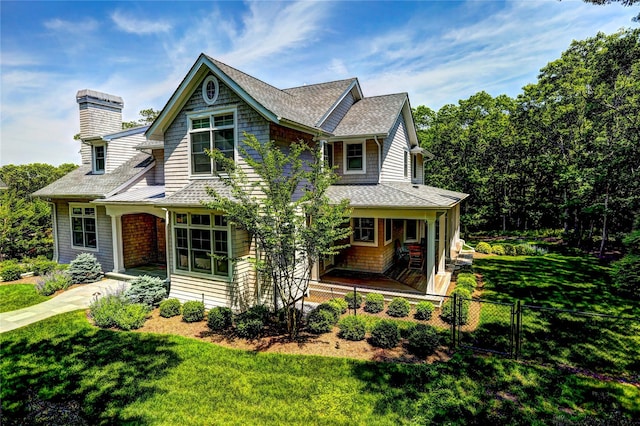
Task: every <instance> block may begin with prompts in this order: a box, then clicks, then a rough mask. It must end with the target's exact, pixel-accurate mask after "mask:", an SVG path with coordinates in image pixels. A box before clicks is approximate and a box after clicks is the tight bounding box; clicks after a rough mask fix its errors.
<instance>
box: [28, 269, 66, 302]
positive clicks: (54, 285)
mask: <svg viewBox="0 0 640 426" xmlns="http://www.w3.org/2000/svg"><path fill="white" fill-rule="evenodd" d="M70 285H71V278H69V275H67V274H66V273H64V272H60V271H53V272H48V273H47V274H46V275H45V276H43V277H40V278H39V279H38V281H37V282H36V291H37V292H38V293H40V294H42V295H43V296H50V295H52V294H53V293H55V292H56V291H58V290H66V289H68V288H69V286H70Z"/></svg>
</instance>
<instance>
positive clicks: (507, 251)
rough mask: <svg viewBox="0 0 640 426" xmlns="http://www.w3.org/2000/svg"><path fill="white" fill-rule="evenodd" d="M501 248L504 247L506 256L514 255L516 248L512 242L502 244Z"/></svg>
mask: <svg viewBox="0 0 640 426" xmlns="http://www.w3.org/2000/svg"><path fill="white" fill-rule="evenodd" d="M502 248H503V249H504V254H505V255H507V256H515V255H516V248H515V247H514V246H513V244H508V243H507V244H503V245H502Z"/></svg>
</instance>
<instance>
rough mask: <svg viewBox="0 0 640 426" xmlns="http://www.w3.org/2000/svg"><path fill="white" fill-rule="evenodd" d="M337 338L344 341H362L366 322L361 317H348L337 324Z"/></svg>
mask: <svg viewBox="0 0 640 426" xmlns="http://www.w3.org/2000/svg"><path fill="white" fill-rule="evenodd" d="M338 327H340V333H339V334H338V335H339V337H341V338H343V339H346V340H356V341H357V340H363V339H364V335H365V332H366V322H365V319H364V318H363V317H361V316H356V315H350V316H348V317H344V318H342V319H341V320H340V322H338Z"/></svg>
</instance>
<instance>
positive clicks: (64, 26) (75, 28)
mask: <svg viewBox="0 0 640 426" xmlns="http://www.w3.org/2000/svg"><path fill="white" fill-rule="evenodd" d="M44 26H45V28H47V29H49V30H53V31H58V32H65V33H70V34H83V33H87V32H90V31H94V30H96V29H97V28H98V21H96V20H95V19H89V18H87V19H83V20H81V21H66V20H64V19H59V18H55V19H51V20H49V21H45V23H44Z"/></svg>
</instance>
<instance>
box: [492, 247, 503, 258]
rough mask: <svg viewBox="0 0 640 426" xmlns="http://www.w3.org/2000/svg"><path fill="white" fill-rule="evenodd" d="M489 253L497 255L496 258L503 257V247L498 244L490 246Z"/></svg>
mask: <svg viewBox="0 0 640 426" xmlns="http://www.w3.org/2000/svg"><path fill="white" fill-rule="evenodd" d="M491 253H493V254H497V255H498V256H504V247H503V246H502V245H500V244H495V245H493V246H491Z"/></svg>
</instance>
